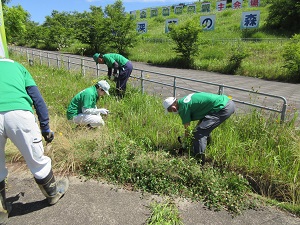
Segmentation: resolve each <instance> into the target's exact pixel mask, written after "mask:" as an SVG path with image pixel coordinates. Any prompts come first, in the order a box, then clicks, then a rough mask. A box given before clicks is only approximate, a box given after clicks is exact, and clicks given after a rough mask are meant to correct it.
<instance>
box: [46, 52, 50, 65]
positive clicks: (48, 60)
mask: <svg viewBox="0 0 300 225" xmlns="http://www.w3.org/2000/svg"><path fill="white" fill-rule="evenodd" d="M47 62H48V67H50V59H49V53H48V52H47Z"/></svg>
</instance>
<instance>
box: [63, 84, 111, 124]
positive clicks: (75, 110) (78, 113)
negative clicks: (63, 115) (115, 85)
mask: <svg viewBox="0 0 300 225" xmlns="http://www.w3.org/2000/svg"><path fill="white" fill-rule="evenodd" d="M109 88H110V85H109V83H107V81H106V80H100V81H98V82H97V83H96V84H95V85H92V86H90V87H88V88H86V89H84V90H82V91H80V92H79V93H77V94H76V95H75V96H74V97H73V98H72V99H71V102H70V103H69V105H68V108H67V119H68V120H69V121H72V122H74V123H75V124H77V125H80V126H87V127H89V128H96V127H100V126H104V125H105V123H104V120H103V118H102V116H101V114H102V115H107V114H108V113H109V110H108V109H105V108H100V109H98V108H97V106H96V103H97V101H98V100H99V99H100V97H102V96H104V95H109Z"/></svg>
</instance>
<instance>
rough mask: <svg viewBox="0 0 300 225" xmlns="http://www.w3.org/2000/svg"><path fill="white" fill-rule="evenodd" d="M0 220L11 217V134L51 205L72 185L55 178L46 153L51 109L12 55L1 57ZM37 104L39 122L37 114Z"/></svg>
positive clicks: (49, 140) (0, 221)
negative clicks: (7, 161) (7, 155)
mask: <svg viewBox="0 0 300 225" xmlns="http://www.w3.org/2000/svg"><path fill="white" fill-rule="evenodd" d="M0 71H1V73H0V87H1V89H0V96H1V98H0V224H5V223H6V221H7V220H8V215H9V212H10V211H11V204H8V202H7V201H6V193H5V178H6V177H7V175H8V170H7V168H6V166H5V145H6V142H7V139H8V138H9V139H10V140H11V141H12V143H13V144H14V145H15V146H16V147H17V148H18V149H19V151H20V152H21V154H22V156H23V157H24V159H25V161H26V164H27V166H28V168H29V169H30V171H31V173H32V174H33V176H34V179H35V181H36V183H37V184H38V186H39V188H40V189H41V191H42V193H43V194H44V195H45V197H46V198H47V199H48V202H49V204H50V205H53V204H55V203H57V202H58V200H59V199H60V198H61V197H62V196H63V195H64V194H65V192H66V191H67V189H68V187H69V181H68V179H67V178H64V179H62V180H59V181H58V182H56V181H55V177H54V175H53V172H52V165H51V159H50V158H49V157H47V156H45V155H44V148H43V142H42V137H44V139H45V141H46V142H47V143H50V142H51V141H52V140H53V139H54V133H53V132H52V131H51V130H50V127H49V115H48V109H47V106H46V104H45V102H44V99H43V98H42V96H41V93H40V91H39V89H38V87H37V86H36V84H35V81H34V80H33V78H32V76H31V74H30V73H29V72H28V70H27V69H26V68H25V67H24V66H22V65H21V64H19V63H18V62H15V61H13V60H10V59H0ZM32 106H34V108H35V111H36V114H37V116H38V121H39V125H38V124H37V122H36V118H35V116H34V114H33V108H32Z"/></svg>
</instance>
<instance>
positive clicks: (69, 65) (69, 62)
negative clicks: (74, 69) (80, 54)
mask: <svg viewBox="0 0 300 225" xmlns="http://www.w3.org/2000/svg"><path fill="white" fill-rule="evenodd" d="M70 69H71V60H70V56H68V71H70Z"/></svg>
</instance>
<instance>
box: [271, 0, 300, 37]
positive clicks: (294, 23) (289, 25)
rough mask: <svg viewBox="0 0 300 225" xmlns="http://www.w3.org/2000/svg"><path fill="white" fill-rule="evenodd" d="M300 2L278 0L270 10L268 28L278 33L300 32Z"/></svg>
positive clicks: (298, 0) (299, 0)
mask: <svg viewBox="0 0 300 225" xmlns="http://www.w3.org/2000/svg"><path fill="white" fill-rule="evenodd" d="M299 20H300V0H276V1H273V2H272V4H271V6H270V8H269V15H268V18H267V23H266V27H268V28H270V29H274V30H277V31H288V32H291V33H292V34H294V33H299V32H300V23H299Z"/></svg>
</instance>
